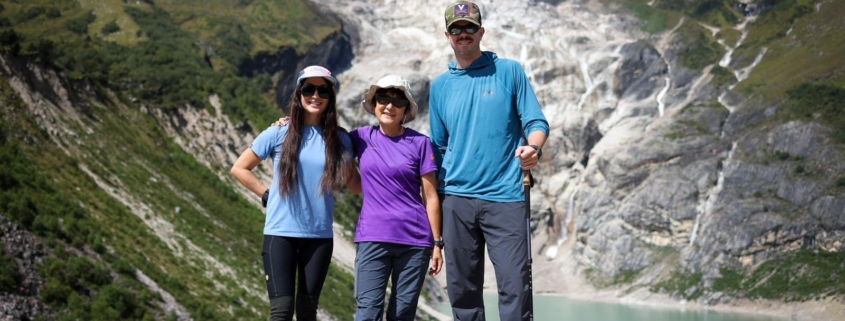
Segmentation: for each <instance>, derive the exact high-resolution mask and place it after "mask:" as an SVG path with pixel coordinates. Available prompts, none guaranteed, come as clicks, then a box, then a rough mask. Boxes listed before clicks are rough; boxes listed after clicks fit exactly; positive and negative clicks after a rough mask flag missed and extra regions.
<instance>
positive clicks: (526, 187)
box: [522, 170, 534, 321]
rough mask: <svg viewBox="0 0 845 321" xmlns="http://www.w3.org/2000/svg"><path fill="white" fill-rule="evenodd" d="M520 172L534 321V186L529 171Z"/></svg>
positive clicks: (530, 315) (529, 307)
mask: <svg viewBox="0 0 845 321" xmlns="http://www.w3.org/2000/svg"><path fill="white" fill-rule="evenodd" d="M522 172H523V178H522V189H523V192H524V193H525V240H526V241H527V242H528V320H530V321H534V277H533V276H532V274H533V272H532V271H531V265H532V264H533V259H532V258H531V186H532V185H534V182H533V181H534V178H533V177H531V171H527V170H524V171H522Z"/></svg>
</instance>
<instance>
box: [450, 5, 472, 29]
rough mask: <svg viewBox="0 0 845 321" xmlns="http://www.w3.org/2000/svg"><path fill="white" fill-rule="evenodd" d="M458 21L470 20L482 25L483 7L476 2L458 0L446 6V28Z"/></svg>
mask: <svg viewBox="0 0 845 321" xmlns="http://www.w3.org/2000/svg"><path fill="white" fill-rule="evenodd" d="M457 21H469V22H472V23H474V24H476V25H478V26H479V27H480V26H481V9H478V6H477V5H476V4H475V3H472V2H469V1H458V2H455V3H453V4H450V5H449V6H448V7H446V28H449V26H450V25H452V24H453V23H455V22H457Z"/></svg>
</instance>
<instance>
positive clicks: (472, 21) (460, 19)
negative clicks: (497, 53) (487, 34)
mask: <svg viewBox="0 0 845 321" xmlns="http://www.w3.org/2000/svg"><path fill="white" fill-rule="evenodd" d="M458 21H466V22H470V23H472V24H474V25H476V26H479V27H481V24H480V23H478V22H475V20H473V19H470V18H458V19H455V20H452V22H451V23H449V24H448V25H446V28H449V26H451V25H453V24H455V22H458Z"/></svg>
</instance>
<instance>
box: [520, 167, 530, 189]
mask: <svg viewBox="0 0 845 321" xmlns="http://www.w3.org/2000/svg"><path fill="white" fill-rule="evenodd" d="M522 186H531V171H529V170H523V171H522Z"/></svg>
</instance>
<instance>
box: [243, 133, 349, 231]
mask: <svg viewBox="0 0 845 321" xmlns="http://www.w3.org/2000/svg"><path fill="white" fill-rule="evenodd" d="M289 128H290V126H284V127H281V126H275V127H270V128H267V129H266V130H264V132H262V133H261V134H260V135H258V137H256V138H255V141H253V142H252V146H250V149H252V151H253V152H254V153H255V155H257V156H258V157H259V158H261V159H262V160H265V159H267V157H272V158H273V166H274V168H273V183H272V184H270V197H269V198H268V200H267V218H266V219H265V221H264V234H265V235H276V236H289V237H301V238H331V237H332V235H333V234H332V222H333V220H332V213H333V212H334V195H333V194H332V193H325V194H323V193H322V187H321V186H320V181H321V180H322V178H323V170H324V169H325V166H326V142H325V140H323V128H322V127H321V126H305V127H304V128H303V130H302V147H301V148H300V150H299V162H298V164H297V167H298V168H297V170H298V175H297V176H298V178H299V184H296V186H295V191H292V193H291V194H290V195H288V196H287V197H284V198H283V197H282V196H281V195H280V194H279V179H280V178H279V175H280V174H281V173H279V171H278V170H277V167H276V166H278V162H279V160H280V157H281V154H282V153H281V152H282V143H283V142H284V140H285V136H286V135H287V132H288V129H289ZM338 135H339V136H340V141H341V143H342V144H343V146H344V148H346V150H347V151H351V150H352V148H351V146H352V145H351V143H350V140H349V136H348V135H347V134H346V133H344V132H342V131H338Z"/></svg>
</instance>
